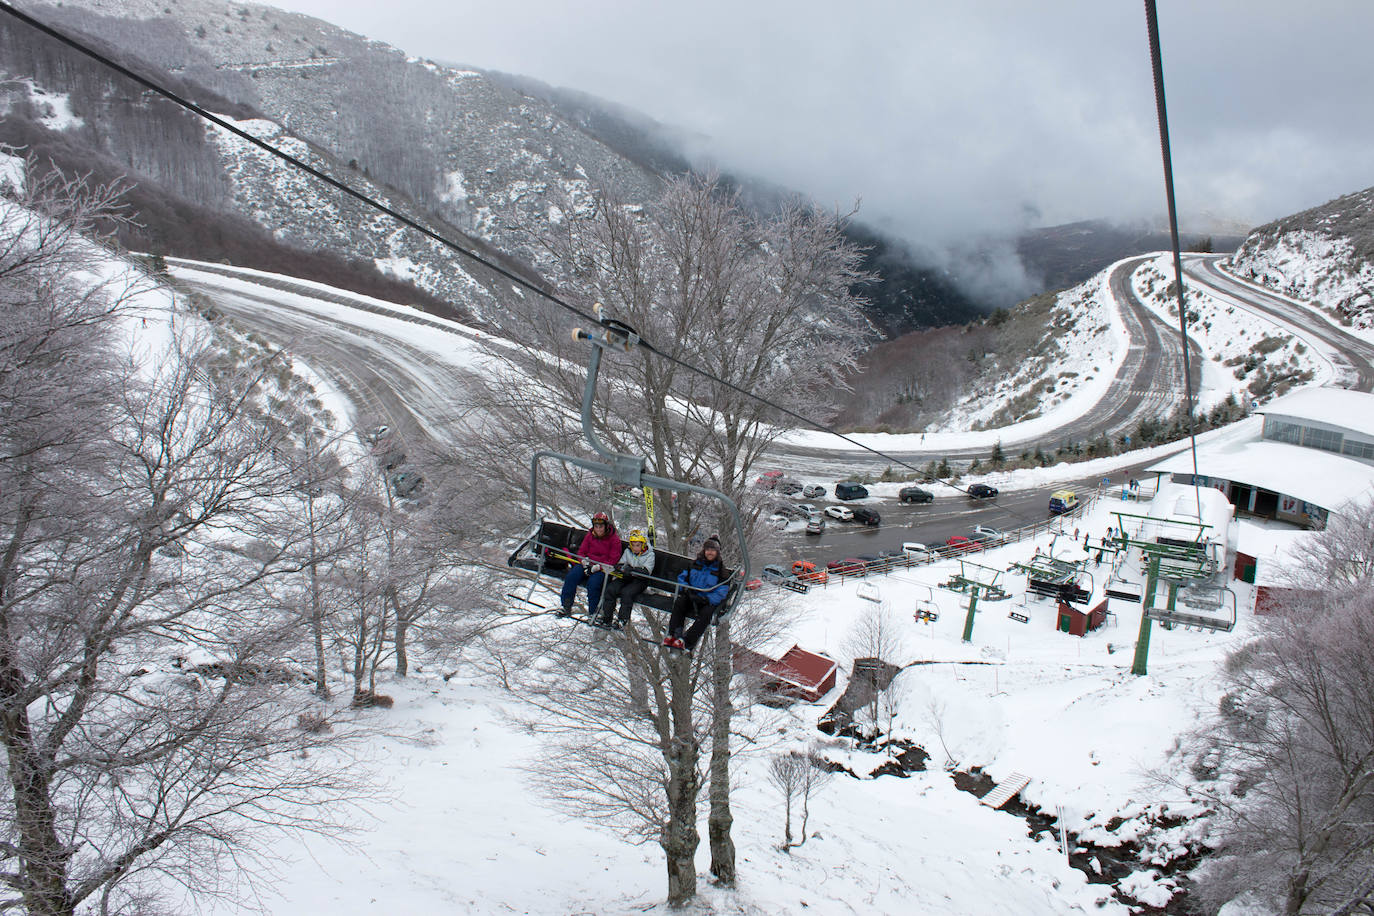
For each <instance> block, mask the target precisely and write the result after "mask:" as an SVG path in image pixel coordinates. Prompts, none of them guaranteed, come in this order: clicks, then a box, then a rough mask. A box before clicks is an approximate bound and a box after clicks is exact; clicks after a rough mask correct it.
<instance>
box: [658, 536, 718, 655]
mask: <svg viewBox="0 0 1374 916" xmlns="http://www.w3.org/2000/svg"><path fill="white" fill-rule="evenodd" d="M677 581H678V584H679V585H685V586H690V587H689V588H684V589H682V590H680V591H679V592H678V593H677V600H676V601H674V602H673V614H672V616H671V617H669V618H668V635H667V636H666V637H665V638H664V640H663V644H664V645H665V646H667V647H668V648H670V649H687V650H688V651H691V649H692V648H693V647H694V646H696V644H697V641H698V640H699V639H701V634H703V633H705V632H706V627H707V625H708V624H710V622H711V617H712V616H714V614H715V613H716V609H717V608H718V607H720V603H721V602H722V601H724V600H725V596H726V595H727V594H728V593H729V591H730V583H729V582H728V581H725V568H724V566H723V565H722V564H721V561H720V538H718V537H715V536H714V535H713V536H711V537H709V538H707V539H706V542H705V543H703V544H702V545H701V553H699V554H697V558H696V559H695V560H693V561H692V565H691V566H689V567H687V568H686V569H684V570H683V571H682V572H680V573H678V577H677ZM688 617H692V618H695V619H694V621H693V623H692V626H691V628H690V629H688V630H687V632H686V633H685V634H684V633H683V632H682V625H683V623H684V622H685V621H686V619H687V618H688Z"/></svg>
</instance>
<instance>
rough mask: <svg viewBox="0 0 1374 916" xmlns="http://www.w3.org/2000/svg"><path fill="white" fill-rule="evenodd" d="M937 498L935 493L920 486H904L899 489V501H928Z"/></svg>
mask: <svg viewBox="0 0 1374 916" xmlns="http://www.w3.org/2000/svg"><path fill="white" fill-rule="evenodd" d="M934 499H935V494H934V493H932V492H930V491H929V490H923V489H921V488H920V487H902V488H901V489H900V490H898V491H897V501H898V502H904V503H928V502H931V501H933V500H934Z"/></svg>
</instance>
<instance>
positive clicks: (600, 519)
mask: <svg viewBox="0 0 1374 916" xmlns="http://www.w3.org/2000/svg"><path fill="white" fill-rule="evenodd" d="M577 555H578V556H579V557H581V558H582V562H581V563H580V564H574V565H573V567H572V568H571V569H569V570H568V573H567V575H565V576H564V577H563V593H562V595H561V598H562V604H563V606H562V608H560V609H559V611H558V613H557V616H559V617H567V616H569V615H570V614H572V609H573V601H575V600H576V599H577V587H578V586H579V585H581V584H582V583H583V582H586V583H587V613H588V615H592V614H595V613H596V608H597V605H598V604H599V603H600V601H601V586H602V585H604V584H605V582H606V572H607V571H608V570H610V568H611V567H613V566H615V564H616V562H617V561H618V560H619V559H620V535H619V534H617V533H616V530H615V525H612V524H611V517H610V516H609V515H607V514H606V513H605V512H598V513H596V514H595V515H593V516H592V527H591V530H590V531H588V532H587V533H586V534H585V535H584V536H583V538H582V543H581V544H579V545H578V547H577Z"/></svg>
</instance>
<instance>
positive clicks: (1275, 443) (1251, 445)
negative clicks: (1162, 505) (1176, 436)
mask: <svg viewBox="0 0 1374 916" xmlns="http://www.w3.org/2000/svg"><path fill="white" fill-rule="evenodd" d="M1256 414H1257V416H1254V417H1251V418H1249V419H1247V420H1242V421H1241V422H1240V423H1237V424H1236V425H1235V426H1234V427H1232V428H1231V429H1230V430H1228V431H1227V432H1226V433H1224V434H1223V435H1222V437H1221V438H1218V439H1214V440H1212V441H1210V442H1207V443H1205V444H1200V445H1199V446H1198V455H1197V471H1198V483H1200V484H1202V485H1204V486H1207V487H1211V488H1213V489H1216V490H1219V491H1220V492H1221V493H1223V494H1224V495H1225V496H1226V498H1227V499H1228V500H1229V501H1230V503H1231V504H1232V505H1233V506H1235V507H1236V512H1237V514H1241V515H1249V516H1254V517H1259V518H1270V519H1275V520H1277V521H1282V522H1289V523H1291V524H1294V525H1300V526H1302V527H1305V528H1324V527H1325V526H1326V519H1327V516H1328V515H1329V513H1331V512H1333V511H1340V509H1341V507H1342V506H1344V505H1346V504H1347V503H1351V502H1357V501H1360V500H1362V499H1369V498H1371V497H1374V394H1368V393H1365V392H1362V391H1347V390H1345V389H1343V388H1303V389H1300V390H1298V391H1294V392H1291V393H1289V394H1286V395H1284V396H1283V397H1280V398H1277V399H1275V400H1274V401H1273V402H1271V403H1270V404H1268V405H1266V406H1265V407H1262V408H1260V409H1258V410H1257V411H1256ZM1192 461H1193V459H1192V455H1191V454H1190V453H1189V452H1187V451H1183V452H1179V453H1178V454H1176V455H1173V456H1172V457H1169V458H1167V459H1165V460H1164V461H1161V462H1159V463H1158V464H1155V465H1152V466H1151V467H1150V468H1149V469H1148V470H1150V471H1153V472H1154V473H1156V474H1159V475H1161V476H1163V477H1167V479H1169V480H1172V481H1174V482H1177V483H1185V484H1186V483H1190V482H1191V481H1192V477H1193V473H1192V472H1193V463H1192Z"/></svg>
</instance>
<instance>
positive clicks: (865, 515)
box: [854, 506, 883, 528]
mask: <svg viewBox="0 0 1374 916" xmlns="http://www.w3.org/2000/svg"><path fill="white" fill-rule="evenodd" d="M854 521H856V522H859V523H861V524H864V525H867V526H868V527H870V528H876V527H878V526H879V525H881V524H882V523H883V517H882V516H881V515H879V514H878V513H876V512H874V511H873V510H872V509H865V508H864V507H863V506H860V507H858V508H857V509H855V510H854Z"/></svg>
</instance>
